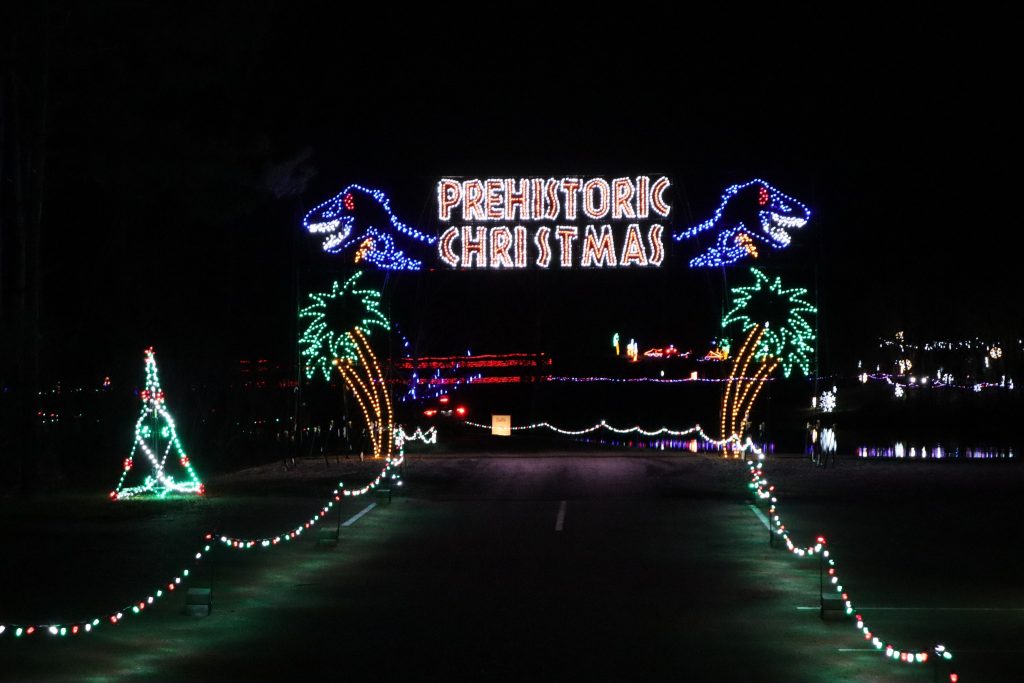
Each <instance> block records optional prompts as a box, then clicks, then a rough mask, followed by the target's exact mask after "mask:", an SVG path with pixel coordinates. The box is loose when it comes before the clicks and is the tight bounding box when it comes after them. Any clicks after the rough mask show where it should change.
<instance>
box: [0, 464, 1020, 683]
mask: <svg viewBox="0 0 1024 683" xmlns="http://www.w3.org/2000/svg"><path fill="white" fill-rule="evenodd" d="M734 465H735V466H734V467H733V466H732V465H726V464H724V463H722V462H720V461H715V460H714V459H712V458H710V457H689V458H686V459H685V460H681V459H679V458H678V457H674V458H665V459H661V458H642V457H621V458H618V457H599V458H586V457H562V458H536V457H531V458H495V459H483V458H481V459H449V460H439V461H426V460H421V461H413V462H411V463H410V465H409V467H408V470H407V480H406V481H407V483H406V487H405V489H404V491H405V494H406V495H404V496H401V497H396V498H395V499H394V501H393V502H392V503H391V504H390V505H379V506H378V507H376V508H375V509H373V510H371V511H370V512H369V513H367V514H365V515H364V516H363V517H361V518H360V519H358V521H356V522H354V523H353V524H352V525H351V526H348V527H345V528H344V529H343V531H342V539H341V543H340V545H339V546H338V547H337V548H334V549H329V550H323V549H318V548H316V547H315V544H314V542H313V539H311V538H307V539H304V541H303V542H302V543H299V544H296V545H295V546H293V547H288V548H282V549H278V550H275V551H273V552H262V551H251V552H248V553H234V554H225V553H223V552H221V553H219V554H218V556H217V558H216V560H215V562H216V563H215V564H214V576H213V581H214V589H215V596H216V605H215V611H214V614H213V616H211V617H209V618H206V619H189V618H186V617H183V616H180V615H179V614H178V613H177V612H176V610H175V609H174V607H175V606H174V605H172V604H168V605H165V606H162V607H161V608H160V609H158V610H155V611H154V613H153V614H149V615H146V616H145V618H142V619H138V620H135V621H129V622H126V623H125V624H123V625H121V626H118V627H117V628H116V629H112V628H107V629H105V630H104V632H103V633H102V634H97V635H95V636H90V638H88V639H81V640H74V641H72V640H68V641H66V642H61V643H53V642H48V641H47V640H46V639H37V640H36V641H35V642H28V641H22V642H19V643H16V644H12V643H10V642H7V643H2V642H0V661H2V663H3V668H2V669H0V679H2V680H3V681H8V680H10V681H63V680H82V681H121V680H142V679H146V680H150V681H184V680H189V681H224V680H239V681H241V680H245V681H284V680H318V679H320V678H323V679H324V680H349V681H363V680H379V679H384V678H387V679H390V680H415V681H419V680H488V681H494V680H500V681H526V680H529V681H537V680H550V681H567V680H585V681H606V680H607V681H612V680H615V681H661V680H666V681H667V680H672V681H680V680H692V681H868V680H879V681H897V680H913V681H930V680H932V669H931V668H922V667H907V666H898V665H895V664H893V663H891V662H889V661H886V660H885V659H884V658H882V657H879V656H877V655H875V654H873V653H862V652H841V651H840V650H841V649H843V648H857V647H859V643H858V642H857V639H856V633H855V632H854V630H853V629H852V627H851V626H850V625H849V624H848V623H823V622H822V621H821V620H820V619H819V618H818V616H817V614H816V613H815V612H814V611H812V610H798V609H797V607H798V606H808V605H814V604H815V603H816V600H817V597H816V592H815V591H816V588H817V583H818V575H817V570H816V564H814V563H813V562H812V563H807V564H801V563H800V562H798V561H796V560H794V559H793V558H792V557H790V556H789V555H788V554H787V553H785V552H781V551H779V550H772V549H770V548H769V547H768V545H767V532H766V531H765V528H764V527H763V526H762V525H761V522H760V521H759V520H758V519H757V518H756V517H755V515H754V513H753V512H752V511H751V509H750V507H749V505H748V502H749V500H748V499H747V497H746V496H745V495H744V491H745V489H744V487H743V484H744V478H743V471H742V467H741V465H740V464H739V463H734ZM365 507H366V501H363V500H359V501H346V503H345V506H344V509H343V511H342V513H343V517H345V518H348V517H350V516H352V515H355V514H356V513H358V512H360V511H361V510H363V509H364V508H365ZM200 576H201V577H202V578H201V580H204V578H205V574H201V575H200ZM1005 616H1006V615H1000V616H999V618H1005ZM915 618H925V619H927V618H929V616H928V615H924V616H923V617H915ZM1021 625H1022V621H1021V619H1020V617H1016V621H1011V622H1008V623H1007V624H1006V628H1013V629H1018V631H1019V629H1020V627H1021ZM1000 628H1002V626H1000ZM12 645H13V646H12ZM1011 645H1013V644H1011ZM1014 646H1016V645H1014ZM990 673H991V672H990ZM965 680H967V679H966V678H965ZM975 680H978V679H975ZM982 680H1000V679H999V678H998V677H988V678H985V679H982ZM1002 680H1013V677H1012V676H1009V675H1008V676H1007V678H1005V679H1002Z"/></svg>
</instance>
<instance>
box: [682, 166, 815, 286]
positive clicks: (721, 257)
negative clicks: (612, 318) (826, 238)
mask: <svg viewBox="0 0 1024 683" xmlns="http://www.w3.org/2000/svg"><path fill="white" fill-rule="evenodd" d="M810 218H811V211H810V209H808V208H807V207H806V206H805V205H804V204H802V203H801V202H799V201H797V200H796V199H794V198H792V197H790V196H788V195H785V194H783V193H782V192H779V191H778V190H777V189H775V188H774V187H772V186H771V185H769V184H768V183H766V182H765V181H763V180H761V179H759V178H755V179H753V180H751V181H748V182H746V183H743V184H741V185H733V186H731V187H729V188H727V189H726V191H725V193H724V194H723V195H722V201H721V203H720V204H719V205H718V208H717V209H716V210H715V214H714V216H712V217H711V218H709V219H708V220H706V221H704V222H703V223H701V224H700V225H697V226H695V227H692V228H690V229H689V230H684V231H683V232H681V233H676V234H674V235H673V236H672V237H673V239H675V240H676V241H677V242H679V241H682V240H686V239H691V238H693V237H696V236H697V235H700V234H701V233H703V232H707V231H709V230H712V231H715V233H717V235H718V237H717V239H716V240H715V244H714V246H712V247H709V248H708V249H707V250H706V251H705V252H704V253H702V254H700V255H698V256H696V257H694V258H692V259H690V267H691V268H715V267H718V266H729V265H732V264H734V263H737V262H739V261H741V260H743V259H746V258H754V259H756V258H757V257H758V247H760V246H762V245H763V246H767V247H770V248H772V249H784V248H786V247H787V246H789V243H790V241H791V240H792V237H791V236H790V234H789V232H787V231H788V230H795V229H799V228H802V227H803V226H804V225H805V224H806V223H807V221H808V220H810Z"/></svg>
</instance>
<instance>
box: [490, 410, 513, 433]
mask: <svg viewBox="0 0 1024 683" xmlns="http://www.w3.org/2000/svg"><path fill="white" fill-rule="evenodd" d="M491 434H492V435H493V436H512V416H511V415H491Z"/></svg>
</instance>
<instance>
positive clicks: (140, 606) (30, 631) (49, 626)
mask: <svg viewBox="0 0 1024 683" xmlns="http://www.w3.org/2000/svg"><path fill="white" fill-rule="evenodd" d="M404 459H405V458H404V455H403V454H401V452H400V453H399V456H398V457H397V458H394V459H392V460H390V461H388V463H387V464H386V465H385V466H384V468H383V469H382V470H381V471H380V473H379V474H378V475H377V476H376V477H375V478H374V479H373V480H372V481H371V482H370V483H368V484H366V485H365V486H363V487H362V488H359V489H345V488H344V484H342V483H341V482H338V488H336V489H335V490H334V491H332V492H331V498H330V499H329V500H328V501H327V503H326V504H325V505H324V506H323V507H321V508H320V510H318V511H317V512H316V514H314V515H313V516H312V517H310V518H309V519H308V520H306V521H305V522H302V523H301V524H298V525H297V526H295V527H294V528H292V529H291V530H289V531H287V532H284V533H281V534H277V535H275V536H267V537H262V538H242V537H237V536H223V535H222V536H220V537H219V538H218V540H219V542H220V543H221V545H223V546H224V547H226V548H234V549H236V550H245V549H248V548H255V547H260V548H269V547H272V546H276V545H278V544H280V543H281V542H283V541H290V540H292V539H295V538H298V537H299V536H300V535H301V534H302V532H303V531H306V530H308V529H311V528H312V527H313V526H315V525H316V524H317V522H320V521H321V520H323V518H324V517H326V516H327V514H328V513H329V512H330V511H331V509H332V508H333V507H334V504H335V503H336V502H338V501H340V500H341V498H342V497H343V496H344V497H353V498H354V497H357V496H362V495H364V494H366V493H369V492H370V491H372V490H374V489H376V488H377V487H378V486H380V484H381V483H382V482H385V481H386V482H391V483H394V484H395V485H396V486H401V485H402V484H401V475H400V473H399V472H398V469H397V468H399V467H400V466H401V465H402V463H403V462H404ZM214 536H215V534H213V533H208V534H206V535H205V536H204V537H203V538H204V541H205V543H204V545H203V546H202V548H201V549H200V550H198V551H197V552H196V553H194V554H193V556H192V560H193V563H194V564H198V563H199V562H200V560H202V559H203V558H204V557H206V556H207V555H209V554H210V553H211V552H212V551H213V550H214V549H215V547H214V546H213V545H211V543H212V542H213V539H214ZM190 575H191V570H189V569H187V568H186V569H182V570H181V571H180V572H178V573H177V575H175V576H174V577H173V578H172V579H171V580H170V581H168V582H167V583H166V584H161V586H160V588H158V589H157V590H155V591H152V592H151V593H149V594H148V595H146V596H145V597H143V598H142V599H140V600H137V601H135V602H132V603H129V604H128V605H126V606H124V607H122V608H121V609H118V610H116V611H112V612H109V613H106V614H104V615H103V616H101V617H94V618H91V619H84V620H80V621H71V622H64V623H36V624H20V623H3V622H0V638H2V637H4V636H7V635H8V634H9V635H10V636H12V637H13V638H15V639H20V638H22V637H24V636H32V635H36V634H40V633H45V634H49V635H51V636H58V637H63V636H68V635H72V636H76V635H81V634H85V633H92V632H93V631H95V630H96V629H97V628H98V627H99V626H101V625H103V624H105V623H106V624H111V625H116V624H118V623H120V622H121V620H122V619H124V617H126V616H130V615H131V616H133V615H139V614H142V613H143V612H144V611H145V610H146V609H147V608H148V607H150V606H151V605H153V604H154V603H155V602H156V601H157V600H159V599H160V598H162V597H163V596H165V595H167V594H168V593H172V592H174V591H175V590H177V589H178V588H181V586H182V585H183V583H184V582H185V580H186V579H188V578H189V577H190Z"/></svg>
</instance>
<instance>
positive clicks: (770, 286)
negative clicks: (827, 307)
mask: <svg viewBox="0 0 1024 683" xmlns="http://www.w3.org/2000/svg"><path fill="white" fill-rule="evenodd" d="M750 272H751V273H752V274H753V275H754V284H753V285H748V286H746V287H735V288H733V290H732V293H733V297H734V298H733V302H732V309H731V310H730V311H729V312H728V313H726V314H725V316H724V317H723V318H722V327H723V329H724V328H725V327H728V326H730V325H739V326H740V329H741V330H742V331H743V332H748V331H749V330H751V329H752V328H753V327H754V326H755V325H762V326H763V327H764V334H763V335H762V336H761V341H760V343H759V344H758V347H757V349H756V350H755V352H754V355H755V356H756V357H759V358H764V357H766V356H773V357H775V358H778V359H779V365H781V366H782V372H783V374H784V375H785V376H786V377H789V376H790V374H792V372H793V368H794V367H796V368H799V369H800V371H801V372H803V373H804V375H809V374H810V366H811V357H812V356H813V355H814V347H813V346H811V344H810V342H812V341H814V329H813V328H812V327H811V324H810V323H809V322H807V320H806V319H805V318H804V316H805V315H815V314H817V312H818V309H817V308H815V307H814V306H812V305H811V304H810V303H808V302H807V301H805V300H804V299H803V298H802V297H803V296H805V295H806V294H807V290H806V289H804V288H803V287H793V288H791V289H786V288H785V287H783V286H782V278H779V277H776V278H775V279H774V280H773V279H772V278H770V277H769V276H767V275H765V274H764V273H762V272H761V271H760V270H758V269H757V268H751V269H750ZM755 308H756V309H758V310H761V311H764V310H769V309H770V310H785V313H784V314H782V315H775V314H772V315H766V314H761V315H758V314H757V313H755V312H754V310H753V309H755ZM766 318H767V319H766Z"/></svg>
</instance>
